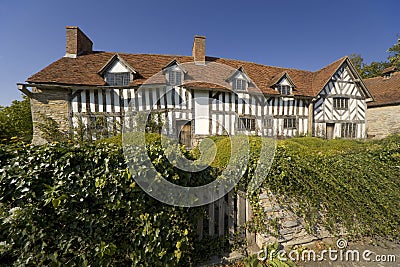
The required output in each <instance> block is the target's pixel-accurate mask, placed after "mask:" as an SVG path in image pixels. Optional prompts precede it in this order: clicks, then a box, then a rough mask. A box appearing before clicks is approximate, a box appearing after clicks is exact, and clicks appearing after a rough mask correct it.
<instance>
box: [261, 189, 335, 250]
mask: <svg viewBox="0 0 400 267" xmlns="http://www.w3.org/2000/svg"><path fill="white" fill-rule="evenodd" d="M260 202H261V206H262V208H263V209H264V212H265V216H266V219H267V220H269V221H270V220H276V221H277V223H278V225H279V228H278V232H279V234H278V236H277V237H276V236H273V235H271V234H267V233H257V235H256V243H257V246H258V247H259V248H262V247H263V246H264V245H266V244H272V243H275V242H278V243H280V244H282V245H283V246H294V245H306V244H309V243H312V242H314V241H316V240H321V239H324V238H328V237H332V234H330V233H329V232H328V231H327V230H325V229H323V228H321V229H314V230H315V232H316V234H315V235H312V234H309V233H308V232H307V231H306V227H305V222H304V220H303V219H302V218H300V217H298V216H297V215H296V214H294V213H293V212H292V211H290V209H288V207H285V206H284V205H282V204H280V203H279V201H278V200H277V198H276V197H275V196H274V195H273V194H272V193H271V192H268V191H265V192H263V193H262V194H261V195H260Z"/></svg>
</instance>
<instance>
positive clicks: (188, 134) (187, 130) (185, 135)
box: [178, 122, 192, 148]
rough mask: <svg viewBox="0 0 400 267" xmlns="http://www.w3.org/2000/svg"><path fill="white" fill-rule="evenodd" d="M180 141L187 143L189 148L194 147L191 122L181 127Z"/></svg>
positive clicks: (183, 143)
mask: <svg viewBox="0 0 400 267" xmlns="http://www.w3.org/2000/svg"><path fill="white" fill-rule="evenodd" d="M178 129H179V128H178ZM179 143H181V144H182V145H185V146H186V147H187V148H191V147H192V127H191V123H190V122H187V123H186V124H184V125H182V126H181V127H180V131H179Z"/></svg>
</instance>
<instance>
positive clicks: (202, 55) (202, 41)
mask: <svg viewBox="0 0 400 267" xmlns="http://www.w3.org/2000/svg"><path fill="white" fill-rule="evenodd" d="M192 56H193V60H194V63H195V64H198V65H204V64H205V63H206V37H205V36H199V35H195V36H194V41H193V47H192Z"/></svg>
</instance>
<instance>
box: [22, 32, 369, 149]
mask: <svg viewBox="0 0 400 267" xmlns="http://www.w3.org/2000/svg"><path fill="white" fill-rule="evenodd" d="M92 45H93V43H92V41H91V40H90V39H89V38H88V37H87V36H86V35H85V34H84V33H83V32H82V31H81V30H80V29H79V28H78V27H67V28H66V54H65V56H64V57H62V58H61V59H59V60H57V61H55V62H54V63H52V64H50V65H49V66H47V67H46V68H44V69H43V70H41V71H39V72H38V73H36V74H34V75H33V76H31V77H30V78H28V79H27V82H26V83H23V84H18V88H19V90H21V91H22V92H24V93H25V94H27V95H28V96H29V97H30V99H31V106H32V116H33V121H34V125H35V126H34V141H33V142H35V143H41V142H43V141H44V140H43V136H42V135H41V132H40V129H39V128H38V127H36V125H38V123H39V122H40V120H42V118H43V116H46V117H49V118H51V119H53V120H55V121H56V122H57V123H58V125H59V127H60V129H61V130H63V131H66V132H68V131H74V129H76V127H77V126H78V125H83V127H84V130H85V134H86V135H87V136H88V137H89V138H92V139H95V138H99V137H100V136H104V135H112V134H115V133H117V132H119V131H121V127H122V125H124V124H129V123H130V122H129V120H127V117H126V114H127V112H128V111H129V108H133V109H136V110H138V111H140V110H148V111H151V115H152V116H153V117H154V119H155V120H156V121H160V122H162V123H161V124H162V125H163V127H162V128H163V131H165V133H166V134H170V135H175V136H176V135H178V136H179V137H180V139H181V142H182V143H185V144H186V145H188V146H190V145H192V144H193V140H198V139H201V138H204V137H205V136H209V135H224V134H236V133H238V132H240V133H246V134H254V135H256V134H257V135H274V136H278V137H293V136H305V135H313V136H319V137H324V138H365V137H366V126H365V121H366V109H367V102H369V101H371V100H372V96H371V94H370V93H369V91H368V90H367V88H366V86H365V85H364V83H363V81H362V79H361V78H360V76H359V75H358V73H357V71H356V70H355V68H354V67H353V65H352V63H351V62H350V60H349V59H348V58H347V57H343V58H340V59H338V60H337V61H335V62H333V63H331V64H329V65H328V66H326V67H324V68H322V69H321V70H318V71H315V72H311V71H304V70H297V69H290V68H281V67H271V66H265V65H262V64H257V63H252V62H246V61H241V60H233V59H223V58H218V57H208V56H206V54H205V49H206V47H205V37H202V36H195V37H194V42H193V46H192V56H175V55H156V54H126V53H113V52H99V51H93V50H92ZM220 66H227V68H225V69H220ZM205 67H207V72H205V71H201V68H205ZM199 69H200V71H199ZM227 70H229V71H227ZM216 73H218V75H217V76H218V77H217V78H218V79H219V80H218V81H216V82H213V81H211V82H210V81H209V80H207V79H208V78H209V77H211V76H213V75H214V76H215V74H216ZM197 76H198V77H197ZM204 76H206V77H208V78H207V79H206V80H204ZM154 77H156V78H154ZM149 80H152V82H150V83H149V82H148V81H149Z"/></svg>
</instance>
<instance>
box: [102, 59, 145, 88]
mask: <svg viewBox="0 0 400 267" xmlns="http://www.w3.org/2000/svg"><path fill="white" fill-rule="evenodd" d="M99 74H100V75H101V76H102V77H103V78H104V81H105V82H106V83H107V85H109V86H128V85H129V83H130V82H131V81H132V80H133V79H134V77H135V75H136V74H137V72H136V70H135V69H133V68H132V67H131V66H130V65H129V64H128V63H127V62H126V61H125V60H124V59H123V58H122V57H121V56H120V55H118V54H115V55H114V56H113V57H112V58H111V59H110V60H109V61H108V62H107V63H106V64H105V65H104V66H103V67H102V68H101V70H100V71H99Z"/></svg>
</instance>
